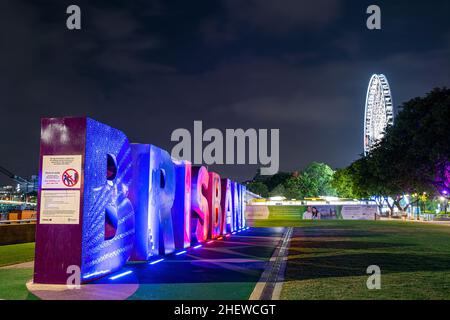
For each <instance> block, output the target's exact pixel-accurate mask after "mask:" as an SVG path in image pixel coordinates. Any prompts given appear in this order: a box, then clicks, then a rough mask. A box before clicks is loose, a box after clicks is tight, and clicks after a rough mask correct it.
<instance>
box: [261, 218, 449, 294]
mask: <svg viewBox="0 0 450 320" xmlns="http://www.w3.org/2000/svg"><path fill="white" fill-rule="evenodd" d="M254 225H256V226H261V227H262V226H293V227H295V229H294V233H293V236H292V239H291V247H290V250H289V256H288V263H287V269H286V274H285V283H284V285H283V289H282V293H281V298H282V299H333V300H334V299H450V227H448V226H438V225H430V224H422V223H408V222H400V221H399V222H392V221H342V220H340V221H339V220H336V221H301V220H298V219H289V220H287V219H278V220H275V219H268V220H261V221H257V222H255V223H254ZM369 265H378V266H379V267H380V268H381V290H368V289H367V286H366V281H367V279H368V276H369V275H368V274H366V270H367V267H368V266H369Z"/></svg>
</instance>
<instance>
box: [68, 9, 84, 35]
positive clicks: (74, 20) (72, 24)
mask: <svg viewBox="0 0 450 320" xmlns="http://www.w3.org/2000/svg"><path fill="white" fill-rule="evenodd" d="M66 13H67V14H70V16H69V17H68V18H67V20H66V26H67V29H69V30H74V29H77V30H80V29H81V9H80V7H79V6H77V5H74V4H72V5H70V6H68V7H67V10H66Z"/></svg>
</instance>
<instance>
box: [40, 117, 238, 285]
mask: <svg viewBox="0 0 450 320" xmlns="http://www.w3.org/2000/svg"><path fill="white" fill-rule="evenodd" d="M39 173H40V177H39V178H40V185H39V195H38V197H39V204H38V223H37V229H36V257H35V269H34V282H35V283H44V284H65V283H66V280H67V278H68V269H70V268H71V267H73V266H76V267H79V270H80V273H81V274H80V277H81V282H87V281H89V280H93V279H95V278H98V277H101V276H104V275H106V274H109V273H112V272H114V271H117V270H118V269H120V268H121V267H122V266H123V265H124V264H125V263H126V262H127V261H147V260H149V259H151V258H152V257H155V256H161V255H165V254H170V253H172V252H174V251H176V250H179V249H184V248H187V247H190V246H192V245H197V244H198V243H201V242H204V241H207V240H209V239H215V238H218V237H220V236H221V235H223V234H225V233H229V232H234V231H236V230H240V229H242V228H244V227H245V218H244V212H245V201H244V198H245V193H246V190H245V187H244V186H242V185H240V184H238V183H236V182H233V181H230V180H229V179H221V177H220V176H219V175H218V174H217V173H215V172H208V170H207V168H206V167H204V166H192V165H191V163H190V162H188V161H182V160H177V159H173V158H172V157H171V156H170V155H169V153H168V152H166V151H165V150H162V149H160V148H158V147H156V146H154V145H150V144H134V143H129V141H128V139H127V137H126V135H125V134H124V133H123V132H121V131H119V130H117V129H114V128H112V127H110V126H107V125H105V124H102V123H100V122H97V121H95V120H92V119H90V118H86V117H78V118H46V119H42V123H41V146H40V171H39Z"/></svg>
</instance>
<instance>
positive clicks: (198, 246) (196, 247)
mask: <svg viewBox="0 0 450 320" xmlns="http://www.w3.org/2000/svg"><path fill="white" fill-rule="evenodd" d="M201 247H202V245H201V244H199V245H197V246H195V247H194V249H198V248H201Z"/></svg>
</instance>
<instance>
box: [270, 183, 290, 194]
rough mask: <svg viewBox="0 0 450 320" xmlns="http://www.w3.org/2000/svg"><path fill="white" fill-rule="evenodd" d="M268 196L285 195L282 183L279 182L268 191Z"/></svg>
mask: <svg viewBox="0 0 450 320" xmlns="http://www.w3.org/2000/svg"><path fill="white" fill-rule="evenodd" d="M269 196H271V197H285V196H286V189H285V187H284V185H283V184H279V185H278V186H276V187H275V188H274V189H273V190H272V191H270V192H269Z"/></svg>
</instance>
